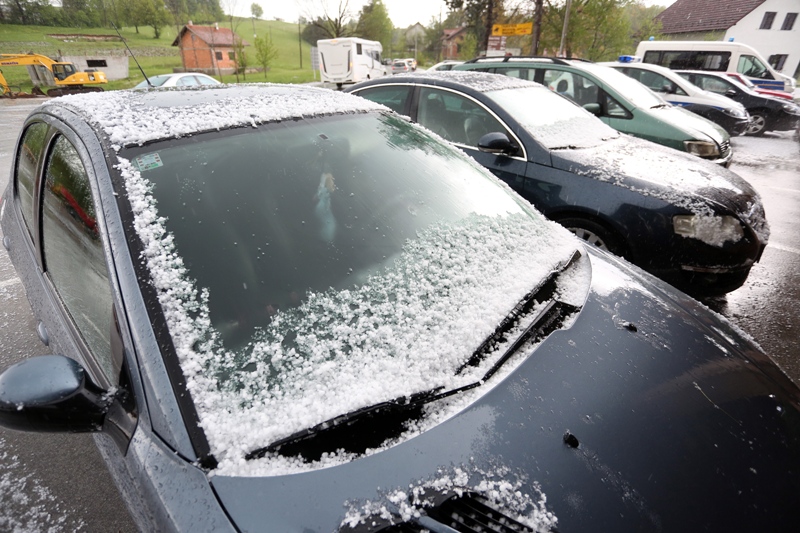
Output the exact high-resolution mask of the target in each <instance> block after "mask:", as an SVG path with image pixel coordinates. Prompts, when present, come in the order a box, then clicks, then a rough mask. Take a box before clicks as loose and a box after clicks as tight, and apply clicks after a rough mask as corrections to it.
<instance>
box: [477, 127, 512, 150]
mask: <svg viewBox="0 0 800 533" xmlns="http://www.w3.org/2000/svg"><path fill="white" fill-rule="evenodd" d="M478 150H480V151H481V152H486V153H487V154H502V155H514V154H516V153H517V152H519V146H517V145H516V144H514V143H513V142H511V141H510V140H509V139H508V136H507V135H506V134H505V133H501V132H499V131H493V132H491V133H487V134H486V135H484V136H483V137H481V138H480V139H479V140H478Z"/></svg>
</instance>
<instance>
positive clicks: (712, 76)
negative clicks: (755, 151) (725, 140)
mask: <svg viewBox="0 0 800 533" xmlns="http://www.w3.org/2000/svg"><path fill="white" fill-rule="evenodd" d="M677 73H678V74H680V75H681V76H683V77H684V78H686V79H687V80H689V81H690V82H692V83H693V84H695V85H697V86H698V87H701V88H703V89H705V90H707V91H710V92H712V93H717V94H721V95H724V96H727V97H728V98H730V99H731V100H736V101H737V102H739V103H740V104H742V105H743V106H744V107H745V108H746V109H747V112H748V113H749V114H750V117H751V121H750V125H749V126H748V127H747V130H746V133H747V134H748V135H763V134H764V133H766V132H768V131H787V130H788V131H791V130H794V129H796V128H798V127H799V126H800V106H798V105H797V104H796V103H794V102H790V101H787V100H785V99H783V98H773V97H771V96H764V95H762V94H759V93H757V92H756V91H754V90H752V89H750V88H749V87H747V86H745V85H743V84H741V83H739V81H737V80H735V79H733V78H731V77H730V76H727V75H726V74H725V73H724V72H709V71H705V70H703V71H700V70H697V71H694V70H678V71H677Z"/></svg>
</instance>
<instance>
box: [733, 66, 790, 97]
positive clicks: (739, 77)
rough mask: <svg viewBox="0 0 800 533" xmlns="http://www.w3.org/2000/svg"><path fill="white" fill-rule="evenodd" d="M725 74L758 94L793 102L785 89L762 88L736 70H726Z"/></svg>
mask: <svg viewBox="0 0 800 533" xmlns="http://www.w3.org/2000/svg"><path fill="white" fill-rule="evenodd" d="M725 74H726V75H727V76H728V77H730V78H733V79H734V80H736V81H738V82H739V83H741V84H742V85H744V86H745V87H747V88H748V89H750V90H753V91H755V92H757V93H758V94H761V95H763V96H772V97H774V98H781V99H783V100H789V101H790V102H794V98H792V95H791V94H790V93H787V92H786V91H776V90H772V89H764V88H763V87H759V86H758V85H756V84H754V83H753V82H752V81H750V79H749V78H747V77H746V76H743V75H742V74H739V73H738V72H726V73H725Z"/></svg>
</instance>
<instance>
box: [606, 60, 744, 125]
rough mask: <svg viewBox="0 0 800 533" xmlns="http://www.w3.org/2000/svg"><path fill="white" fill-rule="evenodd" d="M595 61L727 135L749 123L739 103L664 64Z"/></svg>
mask: <svg viewBox="0 0 800 533" xmlns="http://www.w3.org/2000/svg"><path fill="white" fill-rule="evenodd" d="M598 64H599V65H605V66H608V67H611V68H614V69H617V70H619V71H620V72H622V73H623V74H625V75H626V76H628V77H629V78H633V79H634V80H636V81H638V82H639V83H641V84H643V85H644V86H645V87H647V88H648V89H650V90H651V91H653V92H654V93H656V94H658V95H660V96H661V97H662V98H663V99H664V100H666V101H667V102H669V103H670V104H672V105H676V106H679V107H682V108H684V109H686V110H687V111H691V112H692V113H695V114H697V115H700V116H701V117H703V118H706V119H708V120H710V121H711V122H714V123H715V124H717V125H718V126H720V127H721V128H723V129H724V130H725V131H727V132H728V134H729V135H741V134H742V133H744V131H745V130H746V129H747V126H748V125H749V124H750V115H748V114H747V110H746V109H745V108H744V106H743V105H742V104H740V103H739V102H734V101H733V100H731V99H730V98H727V97H725V96H723V95H721V94H716V93H713V92H710V91H706V90H703V89H701V88H700V87H698V86H696V85H695V84H693V83H691V82H690V81H689V80H687V79H685V78H682V77H681V76H680V75H679V74H678V73H676V72H674V71H672V70H670V69H668V68H666V67H661V66H658V65H653V64H650V63H632V62H629V61H609V62H606V63H598Z"/></svg>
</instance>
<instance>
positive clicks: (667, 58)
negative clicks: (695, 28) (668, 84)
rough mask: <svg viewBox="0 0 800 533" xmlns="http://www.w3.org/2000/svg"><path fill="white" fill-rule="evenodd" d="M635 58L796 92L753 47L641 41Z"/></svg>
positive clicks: (790, 80) (669, 66) (709, 43)
mask: <svg viewBox="0 0 800 533" xmlns="http://www.w3.org/2000/svg"><path fill="white" fill-rule="evenodd" d="M636 56H637V57H641V58H642V61H643V62H645V63H653V64H656V65H661V66H662V67H667V68H670V69H681V70H713V71H716V72H738V73H739V74H742V75H743V76H745V77H746V78H748V79H749V80H750V81H752V82H753V83H754V84H755V85H757V86H758V87H763V88H764V89H773V90H779V91H786V92H788V93H792V92H794V89H795V81H794V79H793V78H791V77H789V76H786V75H785V74H781V73H780V72H778V71H776V70H775V69H773V68H772V67H771V66H770V64H769V63H768V62H767V61H766V60H765V59H764V58H763V57H761V55H760V54H759V53H758V52H756V51H755V50H754V49H753V48H752V47H750V46H747V45H746V44H742V43H737V42H722V41H642V42H640V43H639V46H638V48H636Z"/></svg>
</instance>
